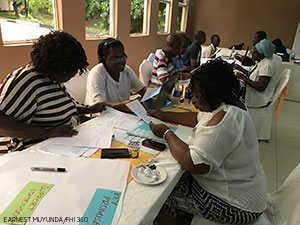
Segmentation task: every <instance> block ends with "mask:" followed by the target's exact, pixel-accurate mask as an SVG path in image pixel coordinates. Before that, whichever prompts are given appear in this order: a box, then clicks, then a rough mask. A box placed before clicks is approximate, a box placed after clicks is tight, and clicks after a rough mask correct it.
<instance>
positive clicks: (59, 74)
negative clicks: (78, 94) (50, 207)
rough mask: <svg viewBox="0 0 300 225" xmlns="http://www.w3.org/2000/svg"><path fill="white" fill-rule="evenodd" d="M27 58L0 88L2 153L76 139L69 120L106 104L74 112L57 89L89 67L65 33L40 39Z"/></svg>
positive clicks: (67, 98) (62, 90) (75, 42)
mask: <svg viewBox="0 0 300 225" xmlns="http://www.w3.org/2000/svg"><path fill="white" fill-rule="evenodd" d="M30 57H31V62H30V63H29V64H28V65H26V66H24V67H21V68H19V69H17V70H15V71H14V72H13V73H11V74H9V75H8V76H7V77H6V79H5V81H4V83H3V85H2V86H1V89H0V120H1V123H0V124H1V125H0V136H5V137H11V138H1V139H2V140H1V139H0V151H2V153H4V152H7V151H8V150H12V151H13V150H21V149H23V148H26V147H28V146H29V145H31V144H34V143H37V142H39V141H41V140H44V139H46V138H49V137H71V136H73V135H76V134H77V131H75V130H74V129H73V128H72V126H71V118H72V116H75V115H77V114H85V113H95V112H101V111H103V110H104V109H105V103H97V104H95V105H91V106H86V107H83V106H77V107H76V106H75V104H74V103H73V102H72V100H71V98H70V97H69V95H68V94H67V93H66V92H65V90H64V88H63V87H62V86H61V83H63V82H66V81H68V80H69V79H71V78H72V77H73V76H74V75H75V74H76V73H77V72H79V73H82V72H83V71H85V69H86V67H87V65H88V63H87V57H86V55H85V52H84V49H83V48H82V46H81V44H80V43H79V42H78V41H77V40H76V39H75V38H74V37H72V36H71V35H70V34H68V33H65V32H61V31H54V32H51V33H49V34H47V35H45V36H41V37H40V38H39V40H38V41H37V42H36V43H35V44H34V45H33V50H32V51H31V53H30ZM4 139H5V141H4Z"/></svg>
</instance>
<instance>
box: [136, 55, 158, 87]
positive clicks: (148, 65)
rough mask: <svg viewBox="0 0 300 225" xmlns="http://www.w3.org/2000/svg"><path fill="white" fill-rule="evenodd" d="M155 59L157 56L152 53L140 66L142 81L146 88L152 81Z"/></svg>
mask: <svg viewBox="0 0 300 225" xmlns="http://www.w3.org/2000/svg"><path fill="white" fill-rule="evenodd" d="M154 58H155V55H154V54H153V53H150V54H149V56H148V58H147V59H144V60H143V62H142V63H141V64H140V66H139V72H140V74H141V79H142V82H143V83H144V85H145V86H146V87H147V86H148V85H149V82H150V80H151V76H152V69H153V61H154Z"/></svg>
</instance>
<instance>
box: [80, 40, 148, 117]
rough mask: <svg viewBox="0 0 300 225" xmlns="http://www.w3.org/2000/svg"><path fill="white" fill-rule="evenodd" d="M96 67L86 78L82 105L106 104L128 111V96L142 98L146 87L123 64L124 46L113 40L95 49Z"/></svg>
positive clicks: (124, 59) (106, 41) (124, 61)
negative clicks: (136, 95) (96, 53)
mask: <svg viewBox="0 0 300 225" xmlns="http://www.w3.org/2000/svg"><path fill="white" fill-rule="evenodd" d="M98 58H99V64H97V65H96V66H94V67H93V68H92V69H91V71H90V72H89V75H88V78H87V93H86V98H85V103H86V104H92V103H96V102H106V103H107V105H109V106H111V107H113V108H116V109H119V110H122V111H128V108H127V107H126V105H125V104H126V103H128V102H129V97H130V94H131V93H138V94H140V95H141V96H143V95H144V93H145V91H146V88H145V87H144V85H143V83H142V82H141V81H140V80H139V79H138V77H137V75H136V74H135V73H134V72H133V70H132V69H131V68H130V67H129V66H127V65H126V58H127V56H126V54H125V52H124V45H123V44H122V42H121V41H119V40H118V39H115V38H107V39H105V40H103V41H102V42H101V43H100V44H99V46H98Z"/></svg>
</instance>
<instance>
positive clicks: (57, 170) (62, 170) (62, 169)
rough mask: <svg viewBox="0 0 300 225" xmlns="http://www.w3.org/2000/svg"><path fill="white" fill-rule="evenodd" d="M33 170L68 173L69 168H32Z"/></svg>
mask: <svg viewBox="0 0 300 225" xmlns="http://www.w3.org/2000/svg"><path fill="white" fill-rule="evenodd" d="M31 170H32V171H44V172H67V168H62V167H56V168H55V167H31Z"/></svg>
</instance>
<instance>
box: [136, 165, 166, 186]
mask: <svg viewBox="0 0 300 225" xmlns="http://www.w3.org/2000/svg"><path fill="white" fill-rule="evenodd" d="M139 167H141V165H138V166H136V167H134V168H133V169H132V170H131V176H132V178H133V179H134V180H135V181H136V182H139V183H142V184H147V185H157V184H160V183H162V182H164V181H165V179H166V178H167V172H166V171H165V170H164V169H163V168H162V167H160V166H156V171H158V172H159V173H160V178H159V180H154V179H153V178H152V177H151V178H149V177H146V176H145V174H143V173H141V172H139Z"/></svg>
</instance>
